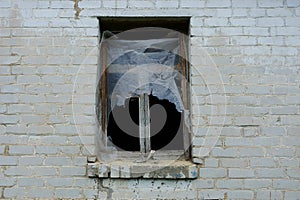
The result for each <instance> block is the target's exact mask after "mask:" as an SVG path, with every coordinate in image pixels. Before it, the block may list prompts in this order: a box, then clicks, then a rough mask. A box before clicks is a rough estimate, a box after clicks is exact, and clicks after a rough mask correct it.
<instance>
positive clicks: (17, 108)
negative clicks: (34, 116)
mask: <svg viewBox="0 0 300 200" xmlns="http://www.w3.org/2000/svg"><path fill="white" fill-rule="evenodd" d="M32 111H33V107H32V106H30V105H27V104H11V105H9V106H8V113H9V114H16V113H32Z"/></svg>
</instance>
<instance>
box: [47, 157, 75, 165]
mask: <svg viewBox="0 0 300 200" xmlns="http://www.w3.org/2000/svg"><path fill="white" fill-rule="evenodd" d="M45 165H55V166H66V165H73V163H72V160H71V159H70V158H69V157H47V158H46V159H45Z"/></svg>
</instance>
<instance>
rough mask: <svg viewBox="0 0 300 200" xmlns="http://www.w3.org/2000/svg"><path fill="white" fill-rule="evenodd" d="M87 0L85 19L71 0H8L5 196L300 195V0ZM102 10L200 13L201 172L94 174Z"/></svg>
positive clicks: (195, 50) (0, 81)
mask: <svg viewBox="0 0 300 200" xmlns="http://www.w3.org/2000/svg"><path fill="white" fill-rule="evenodd" d="M78 5H79V8H83V10H82V11H81V12H80V13H79V19H75V18H76V16H75V12H76V11H75V10H74V2H73V1H71V0H70V1H69V0H64V1H49V0H48V1H47V0H38V1H35V0H0V37H1V39H0V198H4V199H6V198H7V199H9V198H28V199H33V198H49V199H51V198H81V199H84V198H90V199H94V198H98V199H105V198H107V199H110V198H113V199H122V198H125V199H133V198H136V199H147V198H149V197H153V198H161V199H172V198H177V199H183V198H189V199H203V198H204V199H217V198H228V199H297V198H298V199H299V198H300V191H299V188H300V169H299V160H300V159H299V157H300V148H299V147H300V115H299V103H300V101H299V99H300V88H299V86H300V85H299V84H300V78H299V77H300V66H299V65H300V59H299V57H300V56H299V50H300V7H299V6H300V1H299V0H247V1H242V0H221V1H220V0H219V1H217V0H124V1H123V0H115V1H113V0H102V1H100V0H93V1H90V0H82V1H80V2H79V4H78ZM96 16H136V17H138V16H190V17H191V35H192V37H191V62H192V64H193V67H192V69H191V72H192V76H191V83H192V93H191V95H192V111H191V112H192V124H193V134H194V136H195V137H194V139H193V156H194V158H195V159H202V160H203V165H202V166H201V168H200V179H197V180H193V181H192V180H185V181H182V180H178V181H176V180H173V181H172V180H141V179H131V180H118V179H104V180H98V179H91V178H87V177H86V167H85V166H86V157H87V156H88V155H90V152H93V151H94V148H95V142H94V132H95V129H94V127H95V123H94V103H95V102H94V99H95V98H94V95H95V83H96V71H97V59H98V49H97V45H98V39H99V38H98V32H99V30H98V28H99V27H98V20H97V18H96ZM207 55H210V57H211V59H207V58H208V57H207ZM74 83H75V84H74ZM72 103H73V104H72ZM72 105H73V106H72ZM73 114H74V115H73ZM73 116H75V117H73ZM75 124H77V126H75ZM78 133H79V134H78Z"/></svg>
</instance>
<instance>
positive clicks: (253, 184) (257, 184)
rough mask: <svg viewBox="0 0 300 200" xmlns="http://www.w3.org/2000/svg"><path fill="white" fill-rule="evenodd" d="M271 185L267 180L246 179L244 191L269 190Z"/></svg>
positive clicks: (270, 181)
mask: <svg viewBox="0 0 300 200" xmlns="http://www.w3.org/2000/svg"><path fill="white" fill-rule="evenodd" d="M271 185H272V180H269V179H259V180H258V179H246V180H245V189H251V190H253V189H263V188H266V189H267V188H269V187H270V186H271Z"/></svg>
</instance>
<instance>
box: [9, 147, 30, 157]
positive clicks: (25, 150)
mask: <svg viewBox="0 0 300 200" xmlns="http://www.w3.org/2000/svg"><path fill="white" fill-rule="evenodd" d="M33 152H34V147H33V146H22V145H18V146H9V153H10V154H12V155H26V154H27V155H30V154H33Z"/></svg>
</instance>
